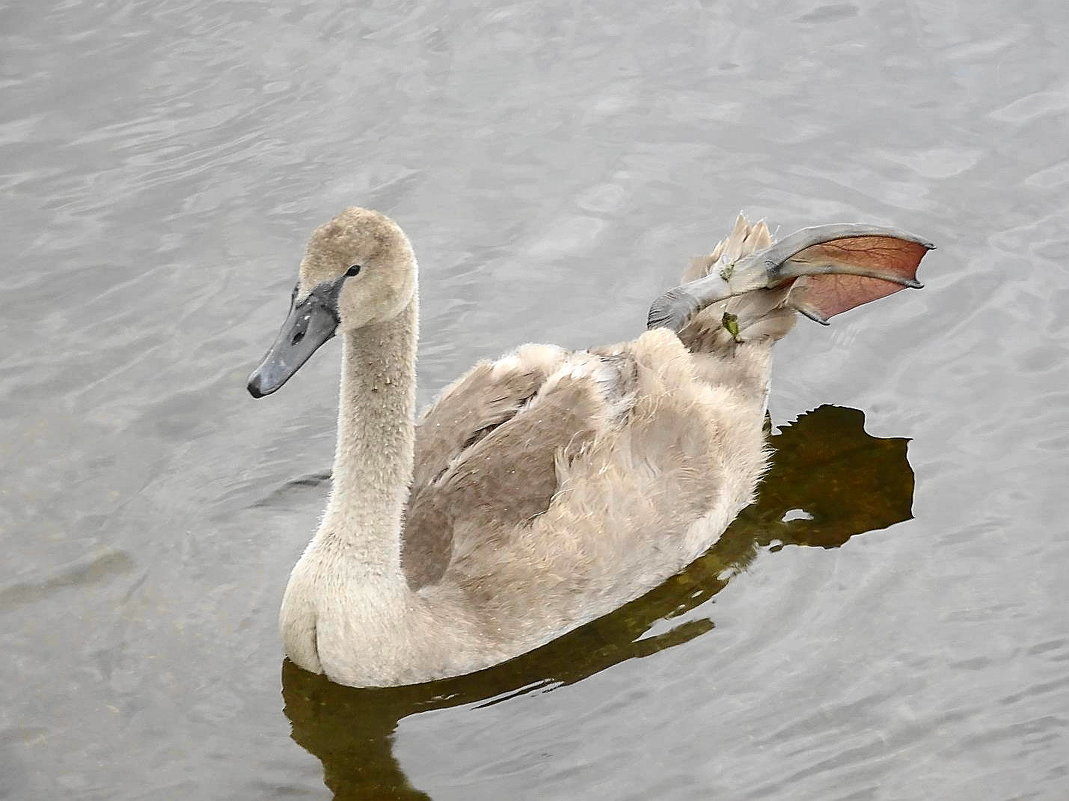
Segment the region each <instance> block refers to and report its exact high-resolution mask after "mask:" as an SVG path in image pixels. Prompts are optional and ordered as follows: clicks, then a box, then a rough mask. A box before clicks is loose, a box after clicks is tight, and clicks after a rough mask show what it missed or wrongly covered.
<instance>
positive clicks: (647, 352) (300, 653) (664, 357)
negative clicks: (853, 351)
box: [249, 208, 931, 686]
mask: <svg viewBox="0 0 1069 801" xmlns="http://www.w3.org/2000/svg"><path fill="white" fill-rule="evenodd" d="M930 247H931V245H928V244H927V243H925V242H923V241H921V240H919V239H917V238H916V237H913V236H911V235H909V234H905V233H902V232H899V231H894V230H890V229H882V228H870V227H861V226H826V227H823V228H814V229H807V230H805V231H801V232H799V233H797V234H793V235H792V236H790V237H787V239H785V240H783V241H782V242H780V243H778V244H776V245H773V244H772V242H771V238H770V237H769V234H768V230H767V228H766V227H765V225H764V224H763V223H758V224H756V225H750V224H748V223H747V222H746V221H745V220H744V219H742V218H740V219H739V221H738V223H737V224H736V227H735V230H734V231H733V232H732V234H731V236H730V237H729V238H728V239H727V240H725V241H724V242H721V243H720V245H718V247H717V249H716V250H715V251H714V252H713V254H712V255H711V256H709V257H708V258H706V259H704V260H700V261H698V262H696V263H695V264H694V265H692V267H691V268H690V269H689V270H688V273H687V275H685V279H688V281H687V283H685V284H684V285H683V286H681V287H678V288H676V289H674V290H672V291H671V292H668V293H667V294H666V295H664V296H662V297H661V298H660V299H658V300H657V301H656V302H655V303H654V305H653V308H652V309H651V312H650V320H649V325H650V330H648V331H646V332H645V333H643V334H642V335H641V336H639V337H638V338H637V339H635V340H632V341H630V342H625V343H623V344H620V345H614V346H609V347H601V348H592V349H590V350H584V351H566V350H563V349H561V348H557V347H554V346H550V345H524V346H523V347H521V348H519V349H517V350H516V351H515V352H513V353H511V354H509V355H507V356H505V357H504V358H502V359H499V360H497V361H486V362H480V363H479V364H477V365H475V367H474V368H472V369H471V370H470V371H469V372H468V373H467V374H466V375H464V376H463V377H461V378H460V379H459V380H458V381H457V382H456V383H454V384H453V385H452V386H450V387H449V388H447V389H446V390H445V391H444V392H443V393H442V395H441V397H440V398H439V399H438V400H437V401H436V402H435V403H434V404H433V405H432V406H431V408H430V409H428V410H427V411H426V412H425V413H424V414H423V416H422V418H421V420H420V421H419V422H418V424H417V423H416V422H415V419H414V397H415V392H414V389H415V354H416V339H417V325H418V305H417V288H416V259H415V256H414V255H413V252H412V247H411V245H410V244H409V242H408V239H407V238H406V237H405V235H404V233H402V231H401V229H400V228H399V227H398V226H397V225H396V224H395V223H394V222H393V221H392V220H390V219H388V218H387V217H385V216H383V215H382V214H379V213H378V212H374V211H368V210H366V209H359V208H350V209H346V210H345V211H343V212H342V213H341V214H339V215H338V216H337V217H335V218H334V219H333V220H331V221H330V222H329V223H327V224H326V225H323V226H321V227H320V228H317V229H316V230H315V232H314V233H313V234H312V238H311V241H310V242H309V244H308V249H307V252H306V253H305V256H304V259H303V260H302V262H301V266H300V275H299V278H298V282H297V287H296V289H295V290H294V293H293V298H292V301H291V307H290V313H289V316H288V318H287V319H286V322H285V323H284V325H283V327H282V331H281V332H280V334H279V336H278V339H277V340H276V341H275V343H274V345H273V346H272V347H271V350H270V351H269V352H268V354H267V356H266V357H265V358H264V360H263V363H262V364H261V365H260V366H259V367H258V368H257V369H256V371H255V372H254V373H253V374H252V376H251V378H250V380H249V391H250V392H251V393H252V395H253V396H254V397H262V396H263V395H267V394H269V393H271V392H274V391H275V390H277V389H278V388H279V387H281V386H282V384H283V383H285V382H286V380H287V379H289V378H290V376H292V375H293V374H294V373H295V372H296V371H297V369H298V368H299V367H300V366H301V365H302V364H304V362H305V361H306V360H307V359H308V357H309V356H310V355H311V354H312V352H313V351H314V350H315V349H316V348H317V347H319V346H320V345H321V344H322V343H323V342H325V341H326V340H328V339H330V338H331V337H332V336H334V335H335V334H339V335H341V337H342V341H343V344H342V362H343V366H342V375H341V400H340V410H339V417H338V445H337V453H336V457H335V461H334V484H333V491H332V493H331V497H330V501H329V503H328V505H327V510H326V514H325V516H324V518H323V522H322V524H321V525H320V526H319V530H318V531H317V532H316V534H315V536H314V537H313V538H312V541H311V542H310V543H309V545H308V547H307V549H306V550H305V552H304V554H303V555H302V556H301V558H300V561H298V563H297V565H296V567H294V569H293V573H292V575H291V576H290V581H289V585H288V586H287V588H286V594H285V597H284V599H283V602H282V611H281V619H280V626H281V633H282V640H283V643H284V645H285V650H286V654H287V655H288V656H289V657H290V659H292V660H293V661H294V662H296V663H297V664H298V665H300V666H301V667H303V668H305V669H307V670H311V671H314V672H317V673H325V674H326V675H327V676H328V677H329V678H331V679H332V680H334V681H336V682H340V683H342V684H348V685H353V686H387V685H399V684H409V683H415V682H422V681H428V680H431V679H437V678H443V677H446V676H455V675H459V674H463V673H468V672H471V671H475V670H479V669H480V668H485V667H488V666H490V665H494V664H496V663H498V662H502V661H504V660H506V659H509V658H511V657H514V656H517V655H519V654H522V653H524V652H526V651H529V650H531V649H533V648H536V647H537V646H539V645H542V644H544V643H546V642H548V641H549V640H552V639H554V638H555V637H558V636H560V635H561V634H563V633H565V632H567V631H569V630H571V629H574V628H576V627H577V626H579V625H581V624H583V623H585V622H587V621H589V620H592V619H594V618H596V617H598V616H600V615H603V614H606V613H607V612H610V611H611V610H613V609H615V608H616V607H618V606H621V605H622V604H624V603H626V602H627V601H630V600H632V599H633V598H636V597H638V596H639V595H641V594H643V593H645V592H646V591H647V590H649V589H651V588H653V587H654V586H656V585H657V584H659V583H660V582H662V581H664V580H665V579H666V578H668V577H669V576H671V575H672V574H674V573H676V572H678V571H679V570H680V569H682V568H683V567H684V566H686V565H687V564H688V563H689V562H691V561H692V560H694V559H695V558H696V557H697V556H699V555H700V554H701V553H702V552H703V551H705V550H706V549H707V548H708V547H709V546H710V545H711V544H712V543H713V542H714V541H715V540H716V539H717V538H718V537H719V536H720V534H721V532H723V530H724V529H725V528H726V527H727V525H728V524H729V523H730V522H731V520H732V519H733V518H734V517H735V515H736V514H737V513H738V512H739V510H740V509H741V508H742V507H744V506H746V505H747V504H748V503H750V502H751V500H752V499H753V493H754V487H755V485H756V483H757V481H758V479H759V477H760V476H761V473H762V471H763V470H764V469H765V467H766V454H765V450H764V438H763V434H762V426H763V421H764V414H765V399H766V392H767V387H768V379H769V365H770V355H771V347H772V343H773V342H774V341H775V340H777V339H779V338H780V337H782V336H783V335H784V334H785V333H786V332H787V331H788V330H789V329H790V328H791V326H792V324H793V322H794V317H795V311H796V310H798V311H801V312H803V313H804V314H806V315H807V316H809V317H812V318H814V319H817V320H820V321H822V322H823V321H826V318H827V317H830V316H831V315H833V314H837V313H838V312H841V311H844V310H846V309H849V308H853V307H854V306H857V305H860V304H861V303H865V302H867V301H868V300H872V299H874V298H877V297H882V296H883V295H886V294H890V293H891V292H894V291H896V290H898V289H901V288H902V287H903V286H919V284H918V283H917V282H916V279H915V274H916V268H917V265H918V264H919V263H920V260H921V258H922V257H923V255H924V254H925V252H927V250H928V249H929V248H930Z"/></svg>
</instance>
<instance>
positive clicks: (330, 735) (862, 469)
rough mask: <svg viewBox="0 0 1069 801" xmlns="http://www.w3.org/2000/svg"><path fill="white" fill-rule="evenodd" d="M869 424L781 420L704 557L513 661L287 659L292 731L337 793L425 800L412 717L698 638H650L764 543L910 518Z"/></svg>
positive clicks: (830, 413)
mask: <svg viewBox="0 0 1069 801" xmlns="http://www.w3.org/2000/svg"><path fill="white" fill-rule="evenodd" d="M864 422H865V416H864V414H863V413H862V412H860V411H858V410H856V409H845V408H841V407H836V406H821V407H820V408H818V409H816V410H815V411H813V412H810V413H808V414H804V415H802V416H801V417H800V418H799V419H798V420H797V422H795V423H794V424H792V425H789V426H785V427H784V428H782V429H781V430H780V432H779V433H778V434H775V435H774V436H773V437H772V438H771V443H772V445H773V446H774V448H775V454H774V456H773V460H772V468H771V470H770V471H769V473H768V476H767V477H766V479H765V481H764V483H763V485H762V487H761V492H760V495H759V497H758V500H757V502H756V503H755V504H754V505H752V506H750V507H749V508H747V509H746V510H744V511H743V512H742V514H740V515H739V517H738V519H736V521H735V522H734V523H733V524H732V525H731V526H730V527H729V528H728V530H727V531H726V532H725V533H724V535H723V536H722V537H721V538H720V540H719V541H718V542H717V543H716V544H715V545H714V546H713V547H712V548H710V549H709V551H708V552H707V553H706V554H705V555H704V556H702V557H701V558H700V559H698V560H697V561H696V562H694V563H693V564H692V565H691V566H690V567H689V568H687V569H686V570H685V571H684V572H682V573H680V574H679V575H677V576H674V577H673V578H671V579H669V580H668V581H666V582H665V583H664V584H662V585H661V586H660V587H658V588H657V589H655V590H653V591H651V592H649V593H647V594H646V595H644V596H643V597H641V598H639V599H637V600H635V601H632V602H631V603H629V604H627V605H626V606H623V607H622V608H620V609H618V610H616V611H615V612H613V613H612V614H609V615H606V616H605V617H602V618H599V619H598V620H595V621H593V622H591V623H589V624H587V625H585V626H583V627H581V628H579V629H577V630H575V631H573V632H571V633H570V634H567V635H565V636H564V637H561V638H559V639H557V640H555V641H554V642H552V643H549V644H548V645H545V646H543V647H542V648H539V649H537V650H536V651H532V652H531V653H529V654H525V655H524V656H521V657H519V658H517V659H513V660H511V661H510V662H507V663H505V664H503V665H498V666H497V667H493V668H489V669H487V670H483V671H480V672H478V673H474V674H471V675H468V676H460V677H457V678H453V679H445V680H442V681H437V682H430V683H427V684H420V685H415V686H409V687H396V688H386V689H380V688H375V689H356V688H352V687H343V686H341V685H338V684H334V683H332V682H330V681H328V680H327V679H325V678H324V677H322V676H317V675H314V674H311V673H308V672H306V671H304V670H301V669H300V668H297V667H295V666H294V665H292V664H291V663H289V662H286V663H285V664H284V665H283V671H282V686H283V695H284V697H285V702H286V715H287V716H288V717H289V719H290V721H291V723H292V724H293V739H294V740H296V741H297V742H298V743H300V744H301V745H302V746H304V748H306V749H307V750H308V751H310V752H311V753H312V754H314V755H315V756H316V757H318V758H319V759H320V761H321V762H322V763H323V770H324V780H325V781H326V784H327V786H328V787H330V789H331V790H332V791H333V792H334V794H335V797H336V798H339V799H349V798H368V797H373V798H381V797H391V798H427V796H426V795H425V794H423V793H422V792H420V791H418V790H416V789H414V788H412V787H411V785H410V784H409V782H408V780H407V778H406V777H405V774H404V772H403V771H402V769H401V768H400V766H399V765H398V763H397V760H396V759H395V758H394V756H393V753H392V739H393V734H394V730H395V729H396V727H397V724H398V722H399V721H400V720H401V719H402V718H404V717H407V716H408V715H412V714H415V713H417V712H424V711H428V710H431V709H442V708H446V707H451V706H458V705H461V704H471V703H480V702H482V703H483V704H494V703H500V702H502V701H504V700H507V699H508V698H511V697H513V696H515V695H517V694H522V693H527V692H532V691H537V690H543V689H547V688H553V687H556V686H560V685H565V684H572V683H574V682H577V681H580V680H581V679H584V678H586V677H588V676H592V675H593V674H595V673H597V672H599V671H601V670H605V669H606V668H608V667H611V666H612V665H615V664H617V663H619V662H622V661H624V660H627V659H635V658H639V657H643V656H647V655H649V654H652V653H656V652H657V651H661V650H663V649H665V648H671V647H672V646H675V645H680V644H682V643H685V642H688V641H689V640H692V639H693V638H695V637H698V636H700V635H702V634H704V633H706V632H708V631H709V630H711V629H712V628H713V627H714V623H713V621H712V620H709V619H708V618H699V619H696V620H688V621H686V622H683V623H680V624H679V625H677V626H675V627H674V628H672V629H670V630H669V631H667V632H664V633H662V634H658V635H656V636H651V637H643V634H645V632H647V631H648V630H649V629H650V627H651V626H653V624H654V623H656V622H657V621H660V620H664V619H670V618H673V617H677V616H679V615H682V614H683V613H685V612H688V611H690V610H692V609H694V608H695V607H697V606H698V605H699V604H702V603H704V602H705V601H707V600H708V599H709V598H711V597H712V596H714V595H716V593H718V592H719V591H720V590H722V589H723V588H724V587H725V586H727V583H728V581H730V579H731V577H732V576H735V575H737V574H738V573H740V572H742V571H744V570H745V569H746V568H747V566H748V565H749V564H750V563H751V562H752V561H753V560H754V559H755V557H756V556H757V555H758V554H759V553H760V552H761V551H762V550H764V549H768V550H778V549H780V548H782V547H784V546H786V545H810V546H819V547H823V548H834V547H837V546H839V545H842V544H843V543H845V542H846V541H847V540H848V539H850V537H852V536H854V535H856V534H862V533H865V532H867V531H873V530H875V529H880V528H886V527H887V526H890V525H893V524H894V523H898V522H900V521H903V520H908V519H910V518H911V517H912V506H913V470H912V469H911V468H910V465H909V462H908V461H907V459H906V443H907V440H905V439H901V438H890V439H882V438H878V437H873V436H870V435H869V434H867V433H865V429H864Z"/></svg>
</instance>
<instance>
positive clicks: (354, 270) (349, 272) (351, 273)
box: [345, 264, 360, 278]
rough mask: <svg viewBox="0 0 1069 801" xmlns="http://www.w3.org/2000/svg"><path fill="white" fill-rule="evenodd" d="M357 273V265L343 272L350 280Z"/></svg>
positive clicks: (358, 269) (358, 270)
mask: <svg viewBox="0 0 1069 801" xmlns="http://www.w3.org/2000/svg"><path fill="white" fill-rule="evenodd" d="M359 272H360V265H359V264H354V265H353V266H352V267H350V268H349V269H348V270H346V271H345V274H346V275H347V276H349V277H350V278H352V277H353V276H354V275H356V274H357V273H359Z"/></svg>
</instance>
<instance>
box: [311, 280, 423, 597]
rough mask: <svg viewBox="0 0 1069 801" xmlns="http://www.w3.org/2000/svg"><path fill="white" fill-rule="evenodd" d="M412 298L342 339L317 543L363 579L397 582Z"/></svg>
mask: <svg viewBox="0 0 1069 801" xmlns="http://www.w3.org/2000/svg"><path fill="white" fill-rule="evenodd" d="M417 327H418V300H417V298H416V296H415V295H413V298H412V300H411V301H410V302H409V303H408V305H407V306H406V307H405V309H404V310H403V311H402V312H401V313H400V314H399V315H397V316H396V317H394V318H392V319H390V320H388V321H386V322H383V323H376V324H374V325H369V326H365V327H364V328H361V329H358V330H356V331H351V332H347V333H345V334H343V335H342V336H343V343H342V373H341V397H340V400H339V405H338V445H337V451H336V452H335V456H334V481H333V490H332V492H331V498H330V502H329V504H328V505H327V511H326V514H325V516H324V519H323V524H322V525H321V527H320V530H319V535H317V538H319V539H321V540H322V539H327V540H329V541H330V542H331V544H332V545H336V546H340V548H341V550H343V551H344V552H345V553H346V555H347V556H348V557H349V559H350V561H352V562H354V563H356V564H358V565H360V566H361V569H362V571H363V572H365V573H366V574H367V575H368V577H371V576H377V577H381V578H387V579H391V580H396V581H399V582H403V581H404V578H403V574H402V572H401V526H402V516H403V513H404V507H405V503H406V501H407V499H408V490H409V486H410V484H411V482H412V463H413V440H414V415H415V370H416V365H415V361H416V341H417V338H418V330H417Z"/></svg>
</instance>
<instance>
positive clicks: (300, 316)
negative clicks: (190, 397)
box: [249, 281, 341, 398]
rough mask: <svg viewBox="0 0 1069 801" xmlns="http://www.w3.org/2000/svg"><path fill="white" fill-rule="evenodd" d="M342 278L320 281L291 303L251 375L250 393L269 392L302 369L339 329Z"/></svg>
mask: <svg viewBox="0 0 1069 801" xmlns="http://www.w3.org/2000/svg"><path fill="white" fill-rule="evenodd" d="M340 289H341V282H340V281H338V282H335V283H330V284H320V285H319V286H317V287H316V288H315V289H314V290H312V293H311V294H310V295H308V297H306V298H305V299H304V300H302V301H301V302H300V303H296V302H294V303H293V304H292V305H291V306H290V313H289V316H288V317H286V322H284V323H283V324H282V330H281V331H279V332H278V337H277V338H276V339H275V343H274V344H273V345H272V346H271V349H270V350H269V351H267V355H266V356H264V358H263V361H262V362H260V366H259V367H257V368H256V369H255V370H253V372H252V375H250V376H249V394H250V395H252V396H253V397H254V398H262V397H263V396H264V395H270V394H271V393H272V392H274V391H275V390H277V389H278V388H279V387H281V386H282V385H283V384H285V383H286V382H287V381H289V379H290V377H291V376H292V375H293V374H294V373H296V372H297V370H299V369H300V367H301V365H303V364H304V363H305V362H306V361H308V358H309V357H310V356H311V355H312V354H313V353H315V351H316V348H318V347H319V346H320V345H322V344H323V343H324V342H326V341H327V340H328V339H330V338H331V337H332V336H334V333H335V331H337V329H338V309H337V302H338V291H339V290H340Z"/></svg>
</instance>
